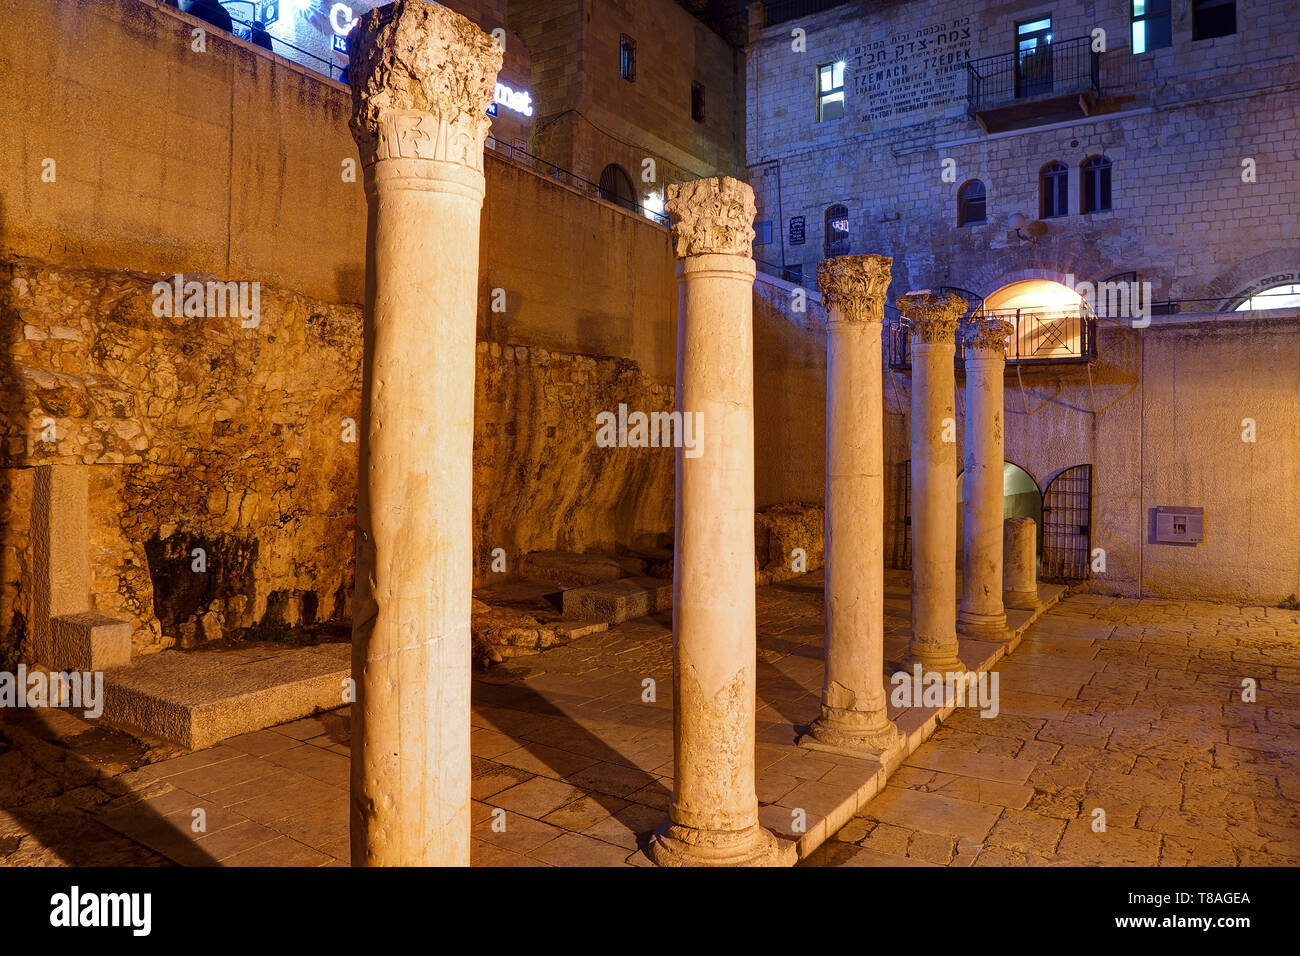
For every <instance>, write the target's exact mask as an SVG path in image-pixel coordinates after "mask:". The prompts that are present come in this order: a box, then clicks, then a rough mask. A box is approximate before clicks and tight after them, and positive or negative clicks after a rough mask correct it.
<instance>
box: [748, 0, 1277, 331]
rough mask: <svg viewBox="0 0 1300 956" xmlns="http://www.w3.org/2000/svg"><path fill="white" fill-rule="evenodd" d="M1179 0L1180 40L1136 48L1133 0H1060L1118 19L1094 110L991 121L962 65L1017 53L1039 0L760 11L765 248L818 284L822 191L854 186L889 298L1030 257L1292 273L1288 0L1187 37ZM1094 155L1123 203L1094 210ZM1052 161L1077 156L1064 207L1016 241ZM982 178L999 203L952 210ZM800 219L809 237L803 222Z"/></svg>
mask: <svg viewBox="0 0 1300 956" xmlns="http://www.w3.org/2000/svg"><path fill="white" fill-rule="evenodd" d="M1173 6H1174V11H1175V14H1174V21H1173V44H1172V46H1170V47H1169V48H1166V49H1161V50H1153V51H1150V52H1148V53H1145V54H1142V55H1139V56H1134V55H1133V54H1131V53H1130V52H1129V49H1128V32H1129V19H1128V10H1129V3H1128V0H1097V2H1092V3H1085V4H1066V5H1060V4H1058V5H1057V7H1056V8H1055V9H1054V10H1052V11H1050V12H1051V13H1052V16H1053V21H1052V26H1053V31H1054V34H1055V38H1056V40H1058V41H1065V40H1069V39H1072V38H1077V37H1085V36H1088V35H1089V34H1090V32H1091V31H1092V30H1093V29H1094V28H1101V29H1104V30H1105V31H1106V49H1107V52H1106V53H1104V54H1102V56H1101V63H1102V83H1103V85H1104V89H1103V98H1102V100H1101V102H1100V104H1099V105H1098V107H1097V112H1096V113H1095V114H1094V115H1092V116H1089V117H1087V118H1082V119H1078V120H1072V121H1059V122H1053V123H1049V124H1047V125H1041V126H1032V127H1028V128H1024V129H1016V130H1011V131H1009V132H1002V133H996V134H993V135H985V134H984V133H983V132H982V131H981V129H980V127H979V126H978V125H977V124H976V122H975V120H974V119H973V118H971V117H970V116H968V115H967V112H966V109H967V100H966V91H967V77H966V64H967V62H969V61H971V60H975V59H979V58H981V57H988V56H992V55H995V54H1004V53H1008V52H1009V51H1011V50H1012V49H1013V47H1014V35H1015V23H1016V21H1017V20H1020V19H1024V18H1025V17H1028V16H1030V15H1039V14H1044V13H1046V12H1048V11H1046V10H1044V9H1042V8H1039V7H1032V6H1026V5H1025V4H1023V3H1019V2H1003V0H956V2H949V0H942V2H940V0H911V2H902V0H887V2H884V3H873V4H870V5H866V4H861V3H846V4H843V5H841V6H838V7H834V8H833V9H831V10H828V11H826V12H824V13H821V14H816V15H811V16H805V17H800V18H798V19H796V20H792V21H790V22H786V23H782V24H779V25H774V26H771V27H768V28H767V29H765V30H762V31H760V32H759V33H758V34H757V35H756V37H755V38H754V42H753V43H752V44H751V46H750V47H749V49H748V51H747V65H748V72H747V78H746V82H747V88H748V92H747V121H746V122H747V126H746V136H747V159H748V162H749V164H750V167H751V170H752V172H753V174H754V188H755V192H756V194H757V202H758V208H759V212H758V218H759V220H766V221H771V222H772V224H773V225H772V240H771V242H770V243H766V244H762V245H756V246H755V256H756V258H759V259H764V260H767V261H770V262H773V263H777V264H778V265H779V264H782V263H783V262H784V263H787V264H791V265H799V266H802V268H803V273H804V276H805V279H804V282H805V284H807V285H809V286H810V287H811V284H812V281H813V277H814V275H815V271H816V264H817V262H818V261H819V260H820V259H821V258H822V257H823V255H824V249H825V239H826V236H825V214H826V211H827V209H828V208H829V207H831V206H832V205H835V204H843V205H844V206H846V207H847V209H848V219H849V224H850V234H851V241H850V250H849V251H851V252H853V253H879V254H882V255H890V256H893V257H894V284H893V287H892V289H891V293H890V294H891V301H892V298H893V297H894V296H897V295H899V294H901V293H903V292H906V291H908V290H909V289H914V288H917V289H919V288H932V287H935V286H941V285H950V286H956V287H959V288H962V289H969V290H972V291H973V292H974V293H976V294H977V295H981V296H984V295H988V294H989V293H991V292H993V291H994V290H996V289H998V288H999V287H1001V286H1003V285H1005V284H1007V283H1009V282H1012V281H1015V280H1017V279H1021V278H1025V277H1028V276H1030V275H1042V276H1043V277H1048V278H1053V279H1056V280H1057V281H1065V280H1066V277H1067V276H1068V275H1073V276H1075V277H1076V279H1077V280H1079V281H1084V280H1086V281H1092V282H1095V281H1098V280H1100V279H1105V278H1109V277H1111V276H1115V275H1118V274H1122V273H1128V272H1136V273H1138V274H1139V276H1140V277H1141V278H1142V279H1145V280H1148V281H1150V282H1151V283H1152V285H1153V290H1152V291H1153V293H1154V296H1155V298H1156V299H1157V300H1164V299H1169V298H1174V299H1178V298H1210V299H1213V300H1214V302H1212V303H1206V304H1205V305H1204V307H1203V311H1216V310H1218V309H1219V308H1220V305H1219V303H1220V302H1223V301H1231V300H1232V299H1233V298H1234V297H1235V296H1238V295H1240V294H1242V293H1244V292H1246V291H1248V290H1251V289H1252V288H1257V287H1258V285H1259V283H1260V282H1261V281H1263V280H1266V279H1269V278H1270V277H1274V276H1281V277H1282V278H1277V279H1275V280H1274V281H1276V282H1285V281H1291V282H1295V281H1300V247H1297V245H1296V238H1295V237H1296V235H1297V223H1300V193H1298V192H1297V190H1296V188H1295V184H1296V182H1297V181H1300V153H1298V152H1297V149H1296V145H1295V144H1296V142H1297V136H1298V135H1300V90H1298V89H1297V87H1296V81H1297V80H1300V60H1297V58H1296V57H1295V56H1294V55H1293V54H1292V52H1291V50H1290V48H1289V47H1288V46H1287V45H1286V44H1283V43H1278V42H1277V37H1279V36H1286V35H1289V34H1290V32H1291V31H1292V30H1293V28H1294V24H1293V19H1294V14H1295V4H1294V2H1292V0H1256V2H1251V3H1239V4H1237V28H1238V32H1237V33H1236V34H1234V35H1231V36H1227V37H1220V38H1216V39H1211V40H1201V41H1195V42H1193V41H1192V40H1191V22H1190V14H1189V10H1190V4H1188V3H1175V4H1174V5H1173ZM796 28H797V29H799V30H802V31H804V32H805V34H806V36H805V38H804V40H805V47H804V50H803V52H796V50H795V49H793V48H792V46H793V40H792V30H794V29H796ZM839 60H843V61H844V62H845V64H846V90H847V113H846V115H845V116H843V117H842V118H839V119H833V120H827V121H824V122H817V121H816V97H815V84H816V73H817V68H818V66H820V65H821V64H825V63H829V62H835V61H839ZM1094 155H1105V156H1106V157H1108V158H1109V159H1110V160H1111V161H1112V163H1113V167H1112V209H1111V210H1109V211H1105V212H1096V213H1091V214H1087V215H1083V214H1080V207H1079V200H1080V190H1081V178H1080V168H1079V167H1080V163H1081V162H1082V161H1083V160H1085V159H1086V158H1088V157H1090V156H1094ZM1247 159H1249V160H1251V161H1252V162H1253V170H1254V176H1255V181H1253V182H1245V181H1243V175H1242V174H1243V172H1244V169H1243V161H1245V160H1247ZM948 161H950V163H948ZM1055 161H1059V162H1063V163H1065V164H1066V165H1067V166H1068V167H1069V197H1070V213H1069V215H1067V216H1064V217H1060V218H1052V219H1048V220H1044V221H1045V223H1046V225H1047V232H1046V234H1045V235H1044V236H1042V237H1041V238H1040V239H1039V240H1038V241H1037V242H1025V241H1022V240H1021V239H1020V238H1018V237H1017V236H1016V234H1015V231H1014V230H1012V229H1011V228H1010V227H1009V226H1008V224H1007V223H1008V219H1009V218H1010V217H1011V216H1012V215H1013V214H1015V213H1020V214H1023V215H1024V216H1026V217H1027V218H1028V219H1030V220H1034V219H1037V218H1038V216H1039V211H1040V210H1039V172H1040V170H1041V169H1042V168H1043V166H1044V165H1046V164H1047V163H1049V162H1055ZM974 179H978V180H980V181H982V182H983V183H984V185H985V188H986V193H987V213H988V221H987V222H986V223H983V224H978V225H969V226H958V224H957V193H958V190H959V189H960V188H961V187H962V185H963V184H965V183H967V182H968V181H970V180H974ZM796 217H803V218H804V220H805V224H806V242H805V243H804V244H802V245H791V244H790V241H789V240H790V235H789V233H790V221H791V219H793V218H796ZM1287 277H1289V278H1287Z"/></svg>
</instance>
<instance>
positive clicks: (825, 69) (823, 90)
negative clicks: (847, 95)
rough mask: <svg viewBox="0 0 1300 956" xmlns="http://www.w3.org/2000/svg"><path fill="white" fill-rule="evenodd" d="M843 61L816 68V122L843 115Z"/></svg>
mask: <svg viewBox="0 0 1300 956" xmlns="http://www.w3.org/2000/svg"><path fill="white" fill-rule="evenodd" d="M844 111H845V101H844V61H843V60H836V61H835V62H834V63H825V64H823V65H821V66H819V67H817V122H819V123H821V122H823V121H825V120H834V119H839V118H840V117H841V116H843V115H844Z"/></svg>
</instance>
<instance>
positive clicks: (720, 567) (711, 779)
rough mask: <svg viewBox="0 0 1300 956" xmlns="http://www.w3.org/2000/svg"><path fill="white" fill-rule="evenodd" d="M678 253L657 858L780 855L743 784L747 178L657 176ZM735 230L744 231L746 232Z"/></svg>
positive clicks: (681, 861) (749, 393)
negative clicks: (668, 675)
mask: <svg viewBox="0 0 1300 956" xmlns="http://www.w3.org/2000/svg"><path fill="white" fill-rule="evenodd" d="M669 196H670V201H669V203H668V211H669V213H670V215H672V216H673V218H674V219H675V220H677V222H676V224H675V225H674V227H673V232H674V239H675V241H676V244H677V252H678V256H679V259H680V261H679V263H678V270H677V276H678V293H679V298H678V326H677V391H676V407H677V410H678V411H679V412H680V413H681V415H682V417H683V420H684V419H685V417H686V416H688V415H691V416H695V418H694V421H695V429H696V431H695V434H696V435H697V437H698V445H697V449H698V450H699V453H698V454H693V455H691V456H688V455H687V454H686V453H685V451H686V449H684V448H681V447H679V448H678V449H677V456H676V467H677V473H676V525H675V536H676V548H675V552H674V562H673V734H674V748H673V767H674V772H673V796H672V801H671V804H670V806H669V819H670V823H669V825H668V827H666V828H665V829H664V830H661V831H660V832H659V833H657V834H656V836H655V839H654V841H653V842H652V844H651V846H650V855H651V857H652V859H654V860H655V862H657V863H659V864H660V865H669V866H682V865H753V864H756V863H775V862H790V861H787V860H785V859H784V858H783V857H784V856H785V855H788V854H782V853H781V852H780V851H779V850H778V844H777V841H776V840H775V839H774V838H773V837H772V835H771V834H770V833H768V832H767V831H766V830H764V829H762V828H761V827H760V826H759V824H758V797H757V795H756V792H755V786H754V710H755V595H754V394H753V392H754V384H753V376H754V371H753V349H754V343H753V281H754V263H753V260H752V259H751V258H750V254H749V253H750V242H752V238H753V229H752V223H753V216H754V205H753V191H752V190H751V189H750V188H749V187H748V186H746V185H744V184H743V183H740V182H737V181H736V180H732V179H725V178H724V179H706V180H699V181H696V182H690V183H684V184H681V185H678V186H673V187H670V189H669ZM746 233H747V235H746Z"/></svg>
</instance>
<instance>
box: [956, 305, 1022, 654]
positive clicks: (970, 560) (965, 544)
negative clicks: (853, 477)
mask: <svg viewBox="0 0 1300 956" xmlns="http://www.w3.org/2000/svg"><path fill="white" fill-rule="evenodd" d="M1011 331H1012V327H1011V323H1010V322H1004V321H1002V320H1001V319H990V318H984V319H979V320H977V321H974V322H971V323H970V324H968V325H967V326H966V327H965V328H963V329H962V341H963V343H964V344H965V346H966V359H965V367H966V467H965V471H964V478H963V482H964V486H963V491H964V494H963V495H962V549H961V553H962V579H961V608H960V609H959V610H958V611H957V630H958V631H960V632H961V633H962V634H965V635H967V636H968V637H974V638H984V639H986V640H989V639H991V640H1005V639H1006V638H1007V637H1008V636H1009V635H1008V634H1007V615H1006V612H1005V610H1004V609H1003V607H1002V502H1003V497H1004V496H1003V491H1002V487H1003V486H1002V462H1003V450H1002V376H1003V374H1004V373H1005V372H1006V363H1007V343H1006V337H1007V336H1008V335H1010V334H1011Z"/></svg>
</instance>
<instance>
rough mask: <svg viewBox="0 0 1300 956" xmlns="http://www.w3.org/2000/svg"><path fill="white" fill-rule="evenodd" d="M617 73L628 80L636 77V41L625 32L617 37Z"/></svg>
mask: <svg viewBox="0 0 1300 956" xmlns="http://www.w3.org/2000/svg"><path fill="white" fill-rule="evenodd" d="M618 75H619V76H621V77H623V79H625V80H628V81H631V80H635V79H636V41H635V40H633V39H632V38H631V37H630V36H628V35H627V34H626V33H624V34H622V35H621V36H619V38H618Z"/></svg>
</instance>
